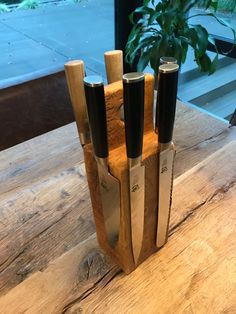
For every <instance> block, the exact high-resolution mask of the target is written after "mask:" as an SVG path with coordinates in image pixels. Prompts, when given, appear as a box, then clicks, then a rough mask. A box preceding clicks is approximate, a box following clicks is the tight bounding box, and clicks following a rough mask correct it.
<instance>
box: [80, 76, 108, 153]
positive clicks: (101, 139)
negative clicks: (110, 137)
mask: <svg viewBox="0 0 236 314" xmlns="http://www.w3.org/2000/svg"><path fill="white" fill-rule="evenodd" d="M84 88H85V96H86V102H87V109H88V116H89V124H90V129H91V134H92V142H93V148H94V153H95V155H96V156H97V157H99V158H107V157H108V142H107V122H106V105H105V95H104V85H103V79H102V77H100V76H87V77H85V78H84Z"/></svg>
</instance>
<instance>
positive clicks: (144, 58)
mask: <svg viewBox="0 0 236 314" xmlns="http://www.w3.org/2000/svg"><path fill="white" fill-rule="evenodd" d="M149 60H150V56H149V51H146V52H143V53H141V56H140V58H139V62H138V65H137V69H138V71H141V72H142V71H143V70H144V69H145V68H146V66H147V65H148V63H149Z"/></svg>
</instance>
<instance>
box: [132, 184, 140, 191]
mask: <svg viewBox="0 0 236 314" xmlns="http://www.w3.org/2000/svg"><path fill="white" fill-rule="evenodd" d="M139 189H140V187H139V185H138V184H135V185H133V186H132V189H131V192H133V193H135V192H136V191H138V190H139Z"/></svg>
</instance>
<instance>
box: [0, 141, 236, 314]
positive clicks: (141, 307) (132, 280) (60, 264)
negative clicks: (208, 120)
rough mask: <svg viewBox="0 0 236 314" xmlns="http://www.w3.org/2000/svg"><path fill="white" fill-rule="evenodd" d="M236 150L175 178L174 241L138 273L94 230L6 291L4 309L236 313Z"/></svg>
mask: <svg viewBox="0 0 236 314" xmlns="http://www.w3.org/2000/svg"><path fill="white" fill-rule="evenodd" d="M235 154H236V142H232V143H230V144H229V145H227V146H225V147H224V148H223V149H221V150H219V151H218V152H216V153H215V154H213V155H212V156H210V157H209V158H208V159H206V160H205V161H203V162H202V163H200V164H199V165H198V166H196V167H195V168H193V169H191V170H189V171H188V172H187V173H185V174H184V175H183V176H181V177H179V178H178V179H176V180H175V184H174V198H173V200H174V203H173V208H174V209H175V210H176V211H178V215H176V214H175V215H173V218H172V235H171V237H170V240H169V242H168V243H167V245H166V246H165V247H164V248H163V249H162V250H160V251H159V252H158V253H157V254H154V255H152V256H151V257H150V258H149V259H147V260H146V261H145V262H144V263H143V264H142V265H140V266H139V267H138V268H137V269H136V270H135V271H134V272H133V273H132V274H130V275H129V276H126V275H124V274H122V273H120V271H119V269H117V268H116V267H115V266H114V265H113V264H112V263H111V262H110V261H109V260H107V259H106V258H105V257H104V255H103V254H102V253H101V252H100V250H99V249H98V247H97V243H96V241H95V238H94V236H91V237H90V238H88V239H87V240H85V241H84V242H83V243H81V244H79V245H78V246H77V247H75V248H74V249H71V250H70V251H68V252H66V253H65V254H64V255H62V256H61V257H59V258H58V259H56V260H55V261H54V262H52V263H50V265H49V266H48V268H47V269H45V270H44V271H41V272H37V273H35V274H34V275H32V276H31V277H30V278H28V279H26V280H25V281H24V282H23V283H21V284H19V285H18V286H17V287H15V288H13V289H12V290H11V291H10V292H8V293H7V294H6V295H4V296H2V297H1V298H0V308H1V309H2V313H7V314H9V313H14V314H15V313H23V312H24V313H30V314H31V313H45V312H46V313H174V312H175V313H200V314H201V313H206V312H209V313H214V314H218V313H234V312H235V310H236V307H235V291H236V275H235V274H236V268H235V267H236V263H235V261H236V250H235V247H236V229H235V219H236V216H235V210H234V209H235V206H236V164H235ZM225 160H227V162H223V163H222V161H225ZM216 164H221V165H222V167H221V168H222V169H221V170H220V171H221V172H220V173H217V171H216V167H215V165H216ZM222 173H227V174H229V176H225V175H224V176H222ZM193 177H194V180H193ZM206 182H207V183H208V184H207V187H206ZM203 187H204V189H203ZM183 191H184V193H185V195H187V194H188V195H190V196H191V195H193V197H192V198H191V197H190V198H189V201H188V202H187V197H186V198H185V199H184V201H183ZM190 210H191V214H189V211H190ZM186 215H187V218H186ZM183 217H185V218H186V219H185V220H184V221H183ZM222 293H223V294H222ZM29 295H30V296H31V297H29ZM220 295H223V296H224V297H219V296H220Z"/></svg>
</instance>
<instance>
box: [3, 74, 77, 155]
mask: <svg viewBox="0 0 236 314" xmlns="http://www.w3.org/2000/svg"><path fill="white" fill-rule="evenodd" d="M72 121H74V116H73V110H72V106H71V103H70V99H69V93H68V90H67V85H66V79H65V74H64V72H63V71H62V72H59V73H56V74H51V75H48V76H45V77H42V78H39V79H35V80H32V81H30V82H27V83H23V84H20V85H17V86H13V87H8V88H5V89H2V90H0V150H3V149H6V148H8V147H11V146H13V145H16V144H18V143H21V142H23V141H25V140H28V139H31V138H33V137H35V136H37V135H40V134H43V133H45V132H48V131H51V130H53V129H55V128H58V127H61V126H63V125H65V124H68V123H70V122H72Z"/></svg>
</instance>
